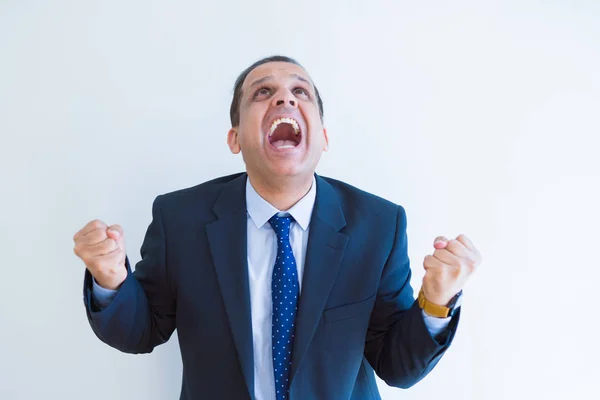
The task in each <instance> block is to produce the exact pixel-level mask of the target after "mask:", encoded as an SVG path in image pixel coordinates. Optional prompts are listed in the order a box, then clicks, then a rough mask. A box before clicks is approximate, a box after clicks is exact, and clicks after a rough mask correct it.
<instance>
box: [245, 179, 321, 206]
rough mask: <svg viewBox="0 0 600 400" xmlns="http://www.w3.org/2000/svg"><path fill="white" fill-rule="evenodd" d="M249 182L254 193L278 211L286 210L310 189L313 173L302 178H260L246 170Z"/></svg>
mask: <svg viewBox="0 0 600 400" xmlns="http://www.w3.org/2000/svg"><path fill="white" fill-rule="evenodd" d="M248 179H250V184H251V185H252V187H253V188H254V190H256V193H258V194H259V195H260V197H262V198H263V199H265V200H266V201H268V202H269V204H271V205H272V206H273V207H275V208H276V209H278V210H280V211H287V210H289V209H290V208H292V207H293V206H294V204H296V203H297V202H299V201H300V199H302V198H303V197H304V196H305V195H306V194H307V193H308V191H309V190H310V187H311V185H312V182H313V175H309V176H307V177H302V178H299V177H298V178H279V179H269V180H266V179H261V177H260V176H258V175H255V174H251V173H250V172H248Z"/></svg>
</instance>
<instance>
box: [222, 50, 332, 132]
mask: <svg viewBox="0 0 600 400" xmlns="http://www.w3.org/2000/svg"><path fill="white" fill-rule="evenodd" d="M269 62H287V63H290V64H295V65H297V66H299V67H302V65H300V63H299V62H298V61H296V60H294V59H293V58H290V57H286V56H270V57H265V58H262V59H260V60H258V61H257V62H255V63H254V64H252V65H251V66H249V67H248V68H246V69H245V70H244V71H243V72H242V73H241V74H240V76H238V77H237V79H236V80H235V85H234V86H233V99H232V100H231V107H230V108H229V118H230V119H231V126H232V127H233V126H238V125H239V124H240V104H241V102H242V96H243V93H242V85H243V84H244V81H245V80H246V78H247V77H248V74H250V72H252V70H254V68H256V67H258V66H260V65H263V64H266V63H269ZM302 68H304V67H302ZM313 86H314V88H315V95H316V96H317V104H318V105H319V115H320V116H321V120H323V100H322V99H321V95H320V94H319V90H318V89H317V86H316V85H315V84H314V82H313Z"/></svg>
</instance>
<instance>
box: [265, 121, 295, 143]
mask: <svg viewBox="0 0 600 400" xmlns="http://www.w3.org/2000/svg"><path fill="white" fill-rule="evenodd" d="M301 137H302V132H301V131H300V125H299V124H298V121H296V120H295V119H293V118H278V119H276V120H275V121H273V123H272V124H271V128H270V129H269V143H271V145H273V146H274V147H276V148H278V149H293V148H294V147H296V146H298V145H299V144H300V139H301Z"/></svg>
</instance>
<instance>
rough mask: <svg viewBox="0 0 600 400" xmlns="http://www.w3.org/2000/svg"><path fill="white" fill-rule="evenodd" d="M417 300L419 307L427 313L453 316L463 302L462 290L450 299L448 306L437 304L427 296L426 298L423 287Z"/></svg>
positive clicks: (434, 315) (443, 316)
mask: <svg viewBox="0 0 600 400" xmlns="http://www.w3.org/2000/svg"><path fill="white" fill-rule="evenodd" d="M417 301H418V302H419V307H421V309H422V310H423V311H425V313H426V314H427V315H431V316H432V317H437V318H446V317H452V316H453V315H454V314H456V311H457V310H458V308H459V307H460V305H461V304H462V290H461V291H460V292H458V293H457V294H456V295H455V296H454V297H453V298H452V299H450V301H449V302H448V305H447V306H440V305H439V304H435V303H432V302H430V301H429V300H427V298H425V293H424V292H423V288H421V290H420V291H419V297H418V298H417Z"/></svg>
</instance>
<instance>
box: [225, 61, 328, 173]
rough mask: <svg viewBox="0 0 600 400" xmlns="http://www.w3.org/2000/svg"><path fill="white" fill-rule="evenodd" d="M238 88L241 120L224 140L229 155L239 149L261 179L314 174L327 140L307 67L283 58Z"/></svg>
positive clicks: (255, 72) (257, 70) (256, 71)
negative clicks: (288, 61)
mask: <svg viewBox="0 0 600 400" xmlns="http://www.w3.org/2000/svg"><path fill="white" fill-rule="evenodd" d="M242 92H243V96H242V100H241V102H240V123H239V125H238V126H236V127H233V128H231V130H230V131H229V133H228V137H227V143H228V144H229V148H230V149H231V152H232V153H234V154H237V153H239V152H240V151H241V152H242V156H243V158H244V162H245V163H246V169H247V170H248V173H249V174H250V175H252V174H256V175H260V177H261V178H262V179H264V180H269V179H272V178H281V177H298V176H300V177H301V176H303V175H306V176H312V174H313V173H314V171H315V168H316V166H317V164H318V162H319V159H320V158H321V154H322V152H323V151H324V150H327V146H328V139H327V132H326V131H325V129H324V128H323V123H322V122H321V118H320V115H319V107H318V104H317V98H316V95H315V90H314V86H313V84H312V81H311V79H310V78H309V76H308V74H307V73H306V71H304V69H302V68H301V67H299V66H297V65H295V64H291V63H286V62H270V63H266V64H262V65H260V66H258V67H257V68H255V69H254V70H252V72H250V74H249V75H248V76H247V77H246V80H245V81H244V83H243V85H242Z"/></svg>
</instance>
